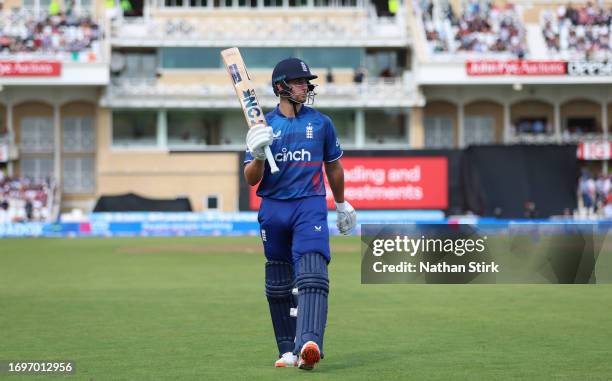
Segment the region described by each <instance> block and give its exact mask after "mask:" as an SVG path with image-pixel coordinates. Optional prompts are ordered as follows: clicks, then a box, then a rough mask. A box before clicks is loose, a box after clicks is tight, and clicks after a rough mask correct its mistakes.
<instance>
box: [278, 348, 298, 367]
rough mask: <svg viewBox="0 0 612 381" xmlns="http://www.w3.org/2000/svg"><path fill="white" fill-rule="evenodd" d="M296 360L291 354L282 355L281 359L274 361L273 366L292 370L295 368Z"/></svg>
mask: <svg viewBox="0 0 612 381" xmlns="http://www.w3.org/2000/svg"><path fill="white" fill-rule="evenodd" d="M297 362H298V358H297V356H296V355H294V354H293V353H291V352H286V353H283V355H282V356H281V358H279V359H278V360H276V362H275V363H274V366H275V367H277V368H293V367H294V366H297Z"/></svg>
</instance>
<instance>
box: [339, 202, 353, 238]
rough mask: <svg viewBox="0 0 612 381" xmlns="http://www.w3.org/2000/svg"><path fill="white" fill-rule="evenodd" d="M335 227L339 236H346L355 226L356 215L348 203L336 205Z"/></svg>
mask: <svg viewBox="0 0 612 381" xmlns="http://www.w3.org/2000/svg"><path fill="white" fill-rule="evenodd" d="M336 214H337V220H336V226H337V227H338V230H339V231H340V233H341V234H344V235H348V234H349V233H350V232H351V230H353V229H354V228H355V225H357V213H356V212H355V208H353V206H352V205H351V204H349V203H348V201H345V202H337V203H336Z"/></svg>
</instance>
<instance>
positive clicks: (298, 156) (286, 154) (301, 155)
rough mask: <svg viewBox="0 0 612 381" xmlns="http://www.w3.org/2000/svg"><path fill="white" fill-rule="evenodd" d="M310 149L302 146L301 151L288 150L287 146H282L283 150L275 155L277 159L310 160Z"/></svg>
mask: <svg viewBox="0 0 612 381" xmlns="http://www.w3.org/2000/svg"><path fill="white" fill-rule="evenodd" d="M310 158H311V155H310V151H306V150H305V149H304V148H302V149H301V150H299V151H293V152H292V151H287V148H282V149H281V152H279V153H277V154H276V155H274V160H276V161H310Z"/></svg>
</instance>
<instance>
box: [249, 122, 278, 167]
mask: <svg viewBox="0 0 612 381" xmlns="http://www.w3.org/2000/svg"><path fill="white" fill-rule="evenodd" d="M273 139H274V137H273V132H272V127H270V126H266V125H265V124H257V125H255V126H253V127H251V128H250V129H249V132H247V136H246V145H247V148H248V149H249V151H251V153H252V154H253V158H254V159H255V160H266V154H265V153H264V149H265V148H266V146H269V145H270V144H272V141H273Z"/></svg>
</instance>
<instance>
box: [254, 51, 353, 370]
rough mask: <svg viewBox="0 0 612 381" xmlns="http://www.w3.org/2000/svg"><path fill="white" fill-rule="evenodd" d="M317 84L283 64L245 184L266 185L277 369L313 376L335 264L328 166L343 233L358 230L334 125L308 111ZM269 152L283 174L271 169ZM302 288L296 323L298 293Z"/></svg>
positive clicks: (262, 217)
mask: <svg viewBox="0 0 612 381" xmlns="http://www.w3.org/2000/svg"><path fill="white" fill-rule="evenodd" d="M315 78H317V76H316V75H313V74H312V73H311V72H310V69H309V67H308V65H306V63H305V62H304V61H302V60H300V59H297V58H288V59H285V60H283V61H281V62H279V63H278V64H277V65H276V67H275V68H274V71H273V72H272V86H273V89H274V94H276V95H277V96H278V97H280V102H279V104H278V106H277V107H276V108H275V109H274V110H273V111H271V112H270V113H268V114H267V115H266V121H267V124H268V125H265V124H259V125H255V126H253V127H251V128H250V129H249V132H248V133H247V138H246V144H247V154H246V159H245V164H246V165H245V168H244V176H245V178H246V181H247V182H248V184H249V185H251V186H254V185H256V184H257V183H259V187H258V188H257V195H258V196H260V197H261V198H262V202H261V206H260V209H259V215H258V220H259V224H260V228H261V239H262V241H263V246H264V253H265V256H266V260H267V261H266V265H265V280H266V282H265V289H266V296H267V299H268V303H269V306H270V316H271V318H272V326H273V328H274V334H275V337H276V343H277V345H278V352H279V359H278V360H277V361H276V363H275V366H277V367H289V366H298V367H299V368H300V369H305V370H311V369H313V368H314V366H315V364H316V363H317V362H318V361H319V360H320V359H321V358H322V357H323V335H324V332H325V324H326V321H327V296H328V293H329V278H328V273H327V266H328V264H329V262H330V260H331V256H330V249H329V231H328V228H327V205H326V202H325V184H324V180H323V165H325V172H326V174H327V180H328V182H329V185H330V187H331V190H332V193H333V196H334V200H335V203H336V211H337V218H338V219H337V226H338V229H339V230H340V232H341V233H342V234H348V233H349V232H350V231H351V230H352V229H353V228H354V227H355V223H356V214H355V210H354V209H353V207H352V206H351V205H350V204H349V203H348V202H347V201H345V200H344V171H343V169H342V165H341V164H340V160H339V159H340V157H341V156H342V148H341V147H340V143H339V141H338V139H337V137H336V131H335V129H334V125H333V123H332V121H331V119H330V118H329V117H328V116H326V115H324V114H322V113H320V112H318V111H316V110H315V109H313V108H311V107H308V106H305V104H310V103H312V101H313V99H314V95H315V93H314V88H315V85H313V84H311V83H310V81H311V80H313V79H315ZM266 147H269V148H270V150H271V151H272V156H273V158H274V160H275V162H276V165H277V166H278V169H279V171H278V172H277V173H275V174H272V172H271V171H270V168H271V167H270V165H269V163H268V162H267V161H266V153H265V149H266ZM294 288H297V290H298V296H297V317H293V316H291V315H290V311H291V310H292V309H293V308H295V307H296V301H295V298H294V296H293V294H292V290H293V289H294Z"/></svg>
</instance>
